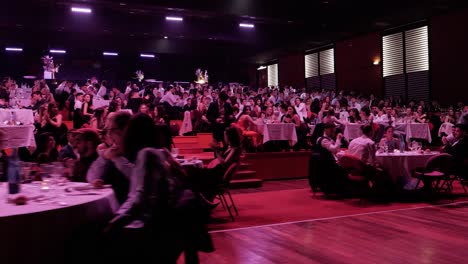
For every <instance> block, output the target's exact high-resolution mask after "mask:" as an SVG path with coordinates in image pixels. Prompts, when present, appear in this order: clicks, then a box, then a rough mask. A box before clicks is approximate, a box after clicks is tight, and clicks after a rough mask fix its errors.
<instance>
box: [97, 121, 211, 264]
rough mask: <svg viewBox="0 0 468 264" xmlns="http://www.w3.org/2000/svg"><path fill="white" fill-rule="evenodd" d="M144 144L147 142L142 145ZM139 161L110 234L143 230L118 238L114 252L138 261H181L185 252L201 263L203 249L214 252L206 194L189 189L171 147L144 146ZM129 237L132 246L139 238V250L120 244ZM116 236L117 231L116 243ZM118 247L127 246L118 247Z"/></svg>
mask: <svg viewBox="0 0 468 264" xmlns="http://www.w3.org/2000/svg"><path fill="white" fill-rule="evenodd" d="M141 125H145V123H144V122H142V124H141ZM131 127H132V124H131V123H130V124H129V128H131ZM137 127H138V126H137ZM135 132H136V131H135ZM132 141H134V139H132ZM137 141H139V140H137ZM140 143H143V142H140ZM140 147H143V145H142V144H138V148H140ZM138 148H133V149H132V150H131V152H133V151H135V150H137V149H138ZM132 155H133V154H132ZM135 162H136V163H135V166H134V169H133V172H132V177H131V188H130V193H129V196H128V199H127V200H126V201H125V203H124V204H122V206H121V207H120V208H119V210H118V211H117V213H116V215H115V217H114V218H113V219H112V220H111V221H110V222H109V223H108V226H107V227H106V229H105V233H110V234H125V233H122V232H121V231H122V230H125V229H126V228H125V227H126V226H128V227H130V230H133V231H132V232H133V233H135V232H137V231H139V232H141V235H140V236H138V238H136V237H135V236H131V237H125V236H124V237H122V239H121V240H119V239H117V243H116V244H114V245H113V244H111V245H110V246H109V249H110V251H111V252H110V254H111V256H112V257H114V258H119V257H120V256H126V257H130V258H131V259H133V260H134V261H136V262H137V263H144V262H147V261H148V260H151V262H152V263H153V262H154V263H176V262H177V259H178V258H179V256H180V255H181V253H182V252H183V253H184V256H185V263H199V261H198V251H204V252H212V251H213V244H212V241H211V237H210V235H209V233H208V232H207V228H206V222H207V219H208V215H209V211H208V210H207V208H206V207H205V206H204V205H203V201H202V200H201V197H200V196H199V195H197V194H196V193H194V192H193V191H191V190H190V189H188V188H187V185H186V184H185V182H184V179H185V178H186V177H185V173H184V171H183V169H182V167H181V166H180V164H178V163H177V161H175V160H174V158H173V157H172V156H171V153H170V152H169V151H167V150H166V149H158V148H154V147H145V148H142V149H140V150H138V152H137V156H136V157H135ZM119 231H120V232H119ZM117 238H118V237H117ZM128 239H130V241H129V243H132V245H133V244H135V243H137V245H138V246H135V248H138V250H137V252H133V251H131V250H128V248H127V247H125V246H122V245H120V243H122V242H125V241H127V240H128ZM114 240H115V236H113V241H110V242H111V243H112V242H114ZM115 246H117V247H121V248H122V250H117V251H116V247H115ZM134 253H136V254H135V255H134V256H127V254H134ZM116 255H117V256H116Z"/></svg>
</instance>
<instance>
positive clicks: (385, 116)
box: [374, 114, 395, 126]
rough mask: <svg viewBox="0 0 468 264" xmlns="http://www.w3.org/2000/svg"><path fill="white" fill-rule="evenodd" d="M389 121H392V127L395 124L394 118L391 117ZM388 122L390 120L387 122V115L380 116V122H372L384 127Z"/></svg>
mask: <svg viewBox="0 0 468 264" xmlns="http://www.w3.org/2000/svg"><path fill="white" fill-rule="evenodd" d="M390 119H391V120H392V124H391V125H392V126H393V125H394V124H395V117H394V116H392V117H391V118H390ZM389 121H390V120H389V118H388V115H387V114H385V115H382V116H381V117H380V120H379V121H376V120H374V122H379V123H381V124H385V125H388V123H389Z"/></svg>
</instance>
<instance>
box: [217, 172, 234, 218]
mask: <svg viewBox="0 0 468 264" xmlns="http://www.w3.org/2000/svg"><path fill="white" fill-rule="evenodd" d="M238 168H239V164H237V163H234V164H231V166H229V168H228V169H227V170H226V172H225V173H224V176H223V182H222V183H221V184H220V185H218V187H217V191H216V195H217V199H219V201H220V202H221V205H222V206H223V208H224V209H225V210H227V211H228V212H229V216H230V217H231V219H232V221H233V222H234V215H233V213H232V211H231V208H233V209H234V212H235V213H236V216H239V212H238V211H237V207H236V204H235V203H234V200H233V199H232V196H231V192H230V191H229V184H230V182H231V178H232V176H234V174H235V173H236V172H237V169H238ZM226 194H227V195H228V197H229V200H230V204H229V201H228V200H227V199H226V196H225V195H226Z"/></svg>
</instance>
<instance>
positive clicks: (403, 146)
mask: <svg viewBox="0 0 468 264" xmlns="http://www.w3.org/2000/svg"><path fill="white" fill-rule="evenodd" d="M404 151H405V138H404V136H403V135H401V136H400V153H403V152H404Z"/></svg>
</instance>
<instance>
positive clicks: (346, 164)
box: [340, 154, 364, 175]
mask: <svg viewBox="0 0 468 264" xmlns="http://www.w3.org/2000/svg"><path fill="white" fill-rule="evenodd" d="M340 166H341V167H342V168H343V169H345V170H346V171H348V173H350V174H351V175H361V173H362V171H363V170H364V163H363V162H362V161H361V160H360V159H359V158H358V157H356V156H353V155H349V154H346V155H344V156H343V157H341V158H340Z"/></svg>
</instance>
